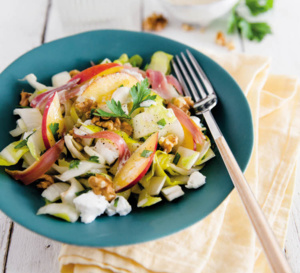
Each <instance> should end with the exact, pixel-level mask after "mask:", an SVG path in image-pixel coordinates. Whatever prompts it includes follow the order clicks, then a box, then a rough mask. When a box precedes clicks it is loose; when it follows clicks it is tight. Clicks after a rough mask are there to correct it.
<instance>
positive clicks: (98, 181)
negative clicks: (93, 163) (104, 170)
mask: <svg viewBox="0 0 300 273" xmlns="http://www.w3.org/2000/svg"><path fill="white" fill-rule="evenodd" d="M88 183H89V185H90V186H91V188H92V190H93V192H94V193H95V194H97V195H103V196H104V197H105V198H106V200H107V201H109V202H110V201H111V200H113V199H115V198H116V193H115V190H114V188H113V182H112V181H111V180H110V179H108V178H107V177H105V176H104V175H101V174H96V176H91V177H90V178H89V179H88Z"/></svg>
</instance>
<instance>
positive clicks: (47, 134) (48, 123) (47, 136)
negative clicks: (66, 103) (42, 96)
mask: <svg viewBox="0 0 300 273" xmlns="http://www.w3.org/2000/svg"><path fill="white" fill-rule="evenodd" d="M51 128H52V131H53V128H54V130H55V129H57V130H56V133H57V134H58V135H59V136H61V135H62V133H63V131H64V128H65V124H64V119H63V116H62V114H61V110H60V103H59V98H58V94H57V93H54V94H53V95H52V96H51V97H50V98H49V100H48V102H47V104H46V107H45V111H44V114H43V120H42V137H43V141H44V144H45V147H46V149H49V148H50V147H52V146H53V145H54V144H55V142H56V140H55V138H54V135H53V133H52V131H51Z"/></svg>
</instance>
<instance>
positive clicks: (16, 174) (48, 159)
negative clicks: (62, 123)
mask: <svg viewBox="0 0 300 273" xmlns="http://www.w3.org/2000/svg"><path fill="white" fill-rule="evenodd" d="M64 143H65V141H64V139H61V140H60V141H58V142H57V143H56V144H55V145H54V146H53V147H51V148H50V149H49V150H48V151H46V152H45V153H44V154H43V155H42V156H41V157H40V160H38V161H35V162H34V163H33V164H32V165H30V167H28V168H27V169H25V170H24V171H12V170H8V169H5V171H6V172H7V173H8V174H9V175H10V176H12V177H13V178H14V179H15V180H20V181H21V182H22V183H23V184H24V185H29V184H30V183H32V182H34V181H35V180H37V179H38V178H39V177H41V176H42V175H43V174H44V173H46V172H47V171H49V169H50V168H51V167H52V165H53V164H54V163H55V161H56V160H58V158H59V155H60V154H61V152H62V150H63V148H64V147H65V146H64Z"/></svg>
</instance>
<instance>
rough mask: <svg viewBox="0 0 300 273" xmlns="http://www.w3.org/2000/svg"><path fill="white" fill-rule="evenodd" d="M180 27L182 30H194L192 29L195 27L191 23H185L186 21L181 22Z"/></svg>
mask: <svg viewBox="0 0 300 273" xmlns="http://www.w3.org/2000/svg"><path fill="white" fill-rule="evenodd" d="M181 28H182V29H183V30H184V31H191V30H194V29H195V28H194V27H193V26H192V25H189V24H186V23H183V24H182V25H181Z"/></svg>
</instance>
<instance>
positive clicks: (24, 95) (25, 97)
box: [19, 91, 32, 106]
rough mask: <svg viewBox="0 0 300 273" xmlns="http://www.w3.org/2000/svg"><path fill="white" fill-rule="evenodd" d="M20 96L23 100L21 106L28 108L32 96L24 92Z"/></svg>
mask: <svg viewBox="0 0 300 273" xmlns="http://www.w3.org/2000/svg"><path fill="white" fill-rule="evenodd" d="M20 95H21V100H20V103H19V104H20V105H21V106H28V105H29V97H30V96H31V95H32V94H30V93H27V92H24V91H22V92H21V94H20Z"/></svg>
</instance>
